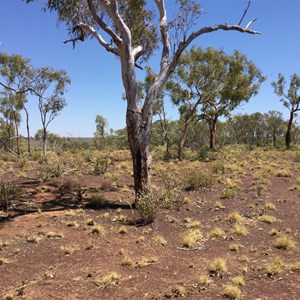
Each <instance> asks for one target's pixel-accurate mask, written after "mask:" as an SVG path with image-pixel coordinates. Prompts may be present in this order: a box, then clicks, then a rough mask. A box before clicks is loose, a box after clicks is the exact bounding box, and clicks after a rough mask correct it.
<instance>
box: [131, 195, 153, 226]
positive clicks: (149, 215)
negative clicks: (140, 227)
mask: <svg viewBox="0 0 300 300" xmlns="http://www.w3.org/2000/svg"><path fill="white" fill-rule="evenodd" d="M157 202H158V201H157V198H156V197H154V196H153V195H152V194H151V193H149V194H146V195H140V196H139V197H138V199H137V201H136V209H137V210H138V212H139V214H140V216H141V219H142V221H143V223H145V224H148V223H152V222H153V221H154V220H155V217H156V214H157Z"/></svg>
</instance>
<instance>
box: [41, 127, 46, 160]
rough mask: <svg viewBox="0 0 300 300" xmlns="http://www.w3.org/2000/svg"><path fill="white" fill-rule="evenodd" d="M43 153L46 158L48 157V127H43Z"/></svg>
mask: <svg viewBox="0 0 300 300" xmlns="http://www.w3.org/2000/svg"><path fill="white" fill-rule="evenodd" d="M42 139H43V155H44V159H46V152H47V128H46V127H45V126H44V127H43V137H42Z"/></svg>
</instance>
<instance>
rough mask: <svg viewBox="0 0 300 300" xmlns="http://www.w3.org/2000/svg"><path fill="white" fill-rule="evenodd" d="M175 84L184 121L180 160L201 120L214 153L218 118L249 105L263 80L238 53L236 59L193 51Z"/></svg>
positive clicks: (172, 86)
mask: <svg viewBox="0 0 300 300" xmlns="http://www.w3.org/2000/svg"><path fill="white" fill-rule="evenodd" d="M175 80H176V81H175V82H173V83H170V85H169V87H170V90H171V95H172V100H173V103H175V104H176V105H179V107H180V109H179V110H180V112H181V119H182V121H183V130H182V135H181V138H180V142H179V147H178V157H179V159H181V158H182V149H183V146H184V144H185V139H186V136H187V131H188V129H189V127H190V125H191V123H192V122H193V121H194V122H197V120H198V119H199V118H203V119H205V120H206V121H207V123H208V125H209V131H210V149H214V148H215V137H216V126H217V122H218V119H219V117H220V116H229V114H230V112H231V111H232V110H234V109H235V108H236V107H237V106H239V105H240V104H241V102H242V101H246V102H247V101H249V99H250V98H251V97H252V96H253V95H255V94H256V93H257V92H258V89H259V87H260V84H261V82H262V81H263V80H264V77H263V76H262V74H261V72H260V70H259V69H258V68H256V66H255V65H254V64H253V63H252V62H251V61H249V60H248V59H247V57H246V56H245V55H242V54H241V53H239V52H238V51H237V50H235V51H234V54H233V55H227V54H225V53H224V51H223V50H214V49H212V48H208V49H207V50H202V49H201V48H198V49H196V48H192V49H191V50H190V51H189V52H187V53H185V54H184V55H183V56H182V58H181V59H180V60H179V64H178V69H177V71H176V76H175ZM200 107H201V112H199V110H198V108H200Z"/></svg>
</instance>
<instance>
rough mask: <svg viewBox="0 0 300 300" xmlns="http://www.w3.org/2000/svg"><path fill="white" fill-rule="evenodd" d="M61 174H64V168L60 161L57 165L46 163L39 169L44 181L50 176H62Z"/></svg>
mask: <svg viewBox="0 0 300 300" xmlns="http://www.w3.org/2000/svg"><path fill="white" fill-rule="evenodd" d="M61 175H62V169H61V166H60V164H59V163H58V164H56V165H49V164H46V163H45V164H43V165H42V166H41V167H40V170H39V177H40V179H41V181H42V182H44V181H46V180H48V179H50V178H56V177H60V176H61Z"/></svg>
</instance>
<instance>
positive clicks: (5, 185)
mask: <svg viewBox="0 0 300 300" xmlns="http://www.w3.org/2000/svg"><path fill="white" fill-rule="evenodd" d="M18 192H19V188H18V187H16V186H15V185H13V184H11V183H9V182H6V181H4V180H3V179H2V180H1V181H0V208H3V209H5V210H6V209H8V208H9V207H10V206H11V202H12V200H13V199H14V198H15V197H16V195H17V194H18Z"/></svg>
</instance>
